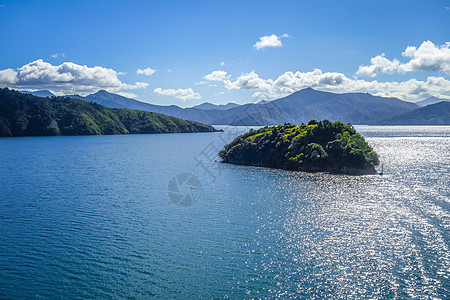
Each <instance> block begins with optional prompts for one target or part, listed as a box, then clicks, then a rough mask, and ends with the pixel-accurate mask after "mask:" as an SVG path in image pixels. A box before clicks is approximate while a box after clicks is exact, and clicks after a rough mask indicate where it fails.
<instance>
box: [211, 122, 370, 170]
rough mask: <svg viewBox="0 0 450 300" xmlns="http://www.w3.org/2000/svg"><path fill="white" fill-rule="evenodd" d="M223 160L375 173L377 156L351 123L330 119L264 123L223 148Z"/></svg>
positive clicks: (243, 163)
mask: <svg viewBox="0 0 450 300" xmlns="http://www.w3.org/2000/svg"><path fill="white" fill-rule="evenodd" d="M219 156H220V157H221V158H222V161H223V162H224V163H231V164H237V165H246V166H259V167H269V168H277V169H286V170H298V171H307V172H331V173H346V174H372V173H376V171H375V166H376V165H378V156H377V154H376V153H375V152H374V151H373V149H372V147H370V146H369V144H368V143H367V142H366V141H365V140H364V138H363V137H362V136H361V135H360V134H359V133H357V132H356V131H355V129H354V128H353V126H352V125H347V124H343V123H342V122H334V123H332V122H330V121H328V120H324V121H320V122H317V121H315V120H312V121H310V122H309V123H308V124H301V125H292V124H289V123H286V124H284V125H280V126H272V127H263V128H261V129H258V130H253V129H251V130H250V131H249V132H247V133H245V134H242V135H240V136H238V137H236V138H235V139H234V140H233V141H232V142H231V143H229V144H228V145H226V146H225V149H224V150H222V151H220V153H219Z"/></svg>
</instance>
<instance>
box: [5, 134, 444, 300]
mask: <svg viewBox="0 0 450 300" xmlns="http://www.w3.org/2000/svg"><path fill="white" fill-rule="evenodd" d="M242 130H243V128H236V127H225V132H224V133H201V134H164V135H127V136H126V135H123V136H84V137H27V138H2V139H0V298H2V299H46V298H60V299H74V298H76V299H96V298H103V299H105V298H106V299H124V298H128V299H141V298H149V297H151V296H154V297H157V298H200V297H203V298H227V297H228V298H238V299H239V298H288V297H298V298H309V299H323V298H368V299H369V298H370V299H386V298H399V299H410V298H418V299H423V298H436V299H448V298H449V297H450V278H449V276H450V251H449V247H450V180H449V179H450V127H373V126H357V130H358V131H359V132H361V133H362V134H363V135H364V136H365V137H366V139H367V140H368V141H369V143H370V144H371V145H372V146H373V147H374V149H375V150H376V152H378V154H379V155H380V158H381V162H382V163H383V164H384V175H383V176H380V175H367V176H345V175H330V174H308V173H298V172H288V171H282V170H271V169H265V168H254V167H242V166H233V165H225V164H221V163H218V162H216V161H215V160H218V158H217V157H216V153H217V151H218V150H220V148H222V147H223V145H224V144H225V142H227V141H230V139H232V138H233V137H234V136H236V134H238V133H239V132H240V131H242Z"/></svg>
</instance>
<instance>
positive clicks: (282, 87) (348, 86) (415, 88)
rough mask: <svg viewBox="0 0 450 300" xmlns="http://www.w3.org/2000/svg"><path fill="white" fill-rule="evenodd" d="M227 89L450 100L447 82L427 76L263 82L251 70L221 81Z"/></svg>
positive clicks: (288, 77)
mask: <svg viewBox="0 0 450 300" xmlns="http://www.w3.org/2000/svg"><path fill="white" fill-rule="evenodd" d="M222 82H223V83H224V85H225V87H226V88H227V89H229V90H233V89H235V90H255V91H256V92H255V93H254V94H253V96H254V97H267V98H278V97H282V96H285V95H289V94H291V93H294V92H296V91H299V90H301V89H304V88H307V87H312V88H315V89H318V90H322V91H330V92H339V93H347V92H370V93H373V94H375V95H379V96H385V97H397V98H400V99H403V100H416V99H423V98H426V97H429V96H436V97H441V98H450V95H448V94H449V93H450V81H449V80H447V79H445V78H442V77H428V79H427V80H426V81H419V80H416V79H410V80H408V81H403V82H395V81H394V82H378V81H376V80H374V81H365V80H361V79H351V78H348V77H347V76H345V75H344V74H342V73H338V72H325V73H324V72H322V71H321V70H319V69H315V70H313V71H311V72H299V71H297V72H295V73H294V72H290V71H289V72H285V73H284V74H281V75H280V76H278V77H277V78H276V79H270V78H269V79H263V78H260V77H259V76H258V74H256V73H255V72H254V71H252V72H250V73H246V74H242V75H240V76H239V77H238V78H237V79H236V80H234V81H231V80H228V79H226V80H223V81H222Z"/></svg>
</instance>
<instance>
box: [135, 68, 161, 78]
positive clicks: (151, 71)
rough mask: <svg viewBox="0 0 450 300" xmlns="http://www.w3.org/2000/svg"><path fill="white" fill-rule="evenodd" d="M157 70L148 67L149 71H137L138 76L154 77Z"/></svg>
mask: <svg viewBox="0 0 450 300" xmlns="http://www.w3.org/2000/svg"><path fill="white" fill-rule="evenodd" d="M155 72H156V70H154V69H152V68H150V67H148V68H147V69H143V70H142V69H137V70H136V74H138V75H145V76H152V75H153V74H155Z"/></svg>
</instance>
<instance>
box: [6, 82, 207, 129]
mask: <svg viewBox="0 0 450 300" xmlns="http://www.w3.org/2000/svg"><path fill="white" fill-rule="evenodd" d="M213 131H216V130H215V129H214V128H213V127H212V126H209V125H205V124H202V123H198V122H192V121H186V120H182V119H178V118H175V117H169V116H166V115H162V114H158V113H152V112H147V111H139V110H131V109H113V108H107V107H104V106H101V105H99V104H96V103H89V102H86V101H82V100H78V99H71V98H67V97H53V98H41V97H37V96H33V95H30V94H22V93H20V92H17V91H14V90H9V89H8V88H4V89H0V137H9V136H53V135H100V134H129V133H132V134H139V133H187V132H213Z"/></svg>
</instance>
